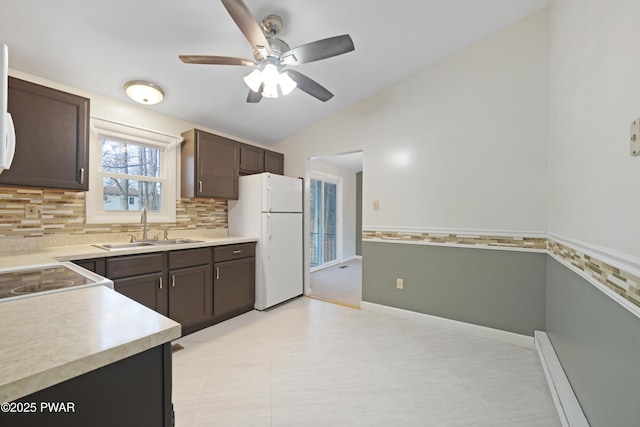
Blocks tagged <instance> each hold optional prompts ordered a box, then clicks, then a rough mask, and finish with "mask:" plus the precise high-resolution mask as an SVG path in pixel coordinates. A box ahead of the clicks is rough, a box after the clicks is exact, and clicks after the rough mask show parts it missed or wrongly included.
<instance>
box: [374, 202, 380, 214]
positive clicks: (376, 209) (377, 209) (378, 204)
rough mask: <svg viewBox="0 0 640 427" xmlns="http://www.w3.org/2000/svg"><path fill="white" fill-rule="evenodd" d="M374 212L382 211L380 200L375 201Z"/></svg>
mask: <svg viewBox="0 0 640 427" xmlns="http://www.w3.org/2000/svg"><path fill="white" fill-rule="evenodd" d="M373 210H374V211H379V210H380V200H374V201H373Z"/></svg>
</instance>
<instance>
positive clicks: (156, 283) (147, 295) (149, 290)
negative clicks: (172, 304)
mask: <svg viewBox="0 0 640 427" xmlns="http://www.w3.org/2000/svg"><path fill="white" fill-rule="evenodd" d="M163 282H164V279H163V274H162V273H152V274H144V275H142V276H133V277H126V278H122V279H115V280H113V287H114V289H115V290H116V291H118V292H120V293H121V294H122V295H124V296H127V297H129V298H131V299H132V300H134V301H136V302H139V303H140V304H142V305H145V306H147V307H149V308H150V309H152V310H155V311H157V312H158V313H160V314H163V315H165V316H166V315H167V314H168V311H167V303H166V299H167V298H166V290H165V289H164V287H165V286H166V284H165V283H163ZM174 320H176V319H174ZM176 322H178V320H176Z"/></svg>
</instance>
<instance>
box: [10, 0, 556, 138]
mask: <svg viewBox="0 0 640 427" xmlns="http://www.w3.org/2000/svg"><path fill="white" fill-rule="evenodd" d="M245 3H246V4H247V6H248V7H249V9H250V10H251V11H252V12H253V14H254V15H255V17H256V19H257V21H260V20H261V19H262V18H263V17H264V16H266V15H269V14H277V15H279V16H281V17H282V18H283V20H284V30H283V31H282V33H281V34H279V37H280V38H282V39H283V40H285V41H286V42H287V43H288V44H289V45H290V46H291V47H295V46H299V45H302V44H305V43H308V42H311V41H315V40H318V39H323V38H327V37H331V36H335V35H340V34H350V35H351V37H352V39H353V42H354V44H355V51H354V52H350V53H347V54H344V55H341V56H337V57H333V58H329V59H325V60H322V61H317V62H313V63H308V64H302V65H300V66H298V67H296V69H297V70H298V71H300V72H302V73H304V74H306V75H307V76H308V77H310V78H312V79H314V80H316V81H317V82H319V83H320V84H322V85H323V86H325V87H326V88H327V89H329V90H330V91H331V92H333V93H334V94H335V96H334V97H333V98H332V99H331V100H329V101H328V102H326V103H323V102H321V101H318V100H317V99H315V98H312V97H311V96H309V95H307V94H305V93H304V92H302V91H300V90H297V89H296V90H294V91H293V92H292V93H291V94H289V95H287V96H284V97H280V98H278V99H263V100H262V101H261V102H260V103H258V104H249V103H247V102H246V97H247V93H248V88H247V86H246V85H245V83H244V82H243V79H242V78H243V77H244V76H245V75H247V74H248V73H249V72H250V71H251V70H252V69H251V68H249V67H241V66H219V65H193V64H184V63H182V62H181V61H180V60H179V59H178V55H180V54H201V55H223V56H233V57H243V58H252V53H251V48H250V46H249V44H248V42H247V41H246V39H245V38H244V36H243V35H242V33H241V32H240V30H239V29H238V28H237V27H236V26H235V24H234V22H233V21H232V19H231V17H230V16H229V14H228V13H227V11H226V10H225V8H224V7H223V5H222V4H221V2H220V1H219V0H181V1H156V0H135V1H131V0H93V1H90V2H87V1H82V0H55V1H46V0H0V42H2V43H5V44H7V45H9V49H10V60H9V64H10V65H9V66H10V68H12V69H15V70H19V71H23V72H26V73H29V74H33V75H36V76H39V77H43V78H46V79H49V80H53V81H56V82H60V83H63V84H67V85H70V86H73V87H77V88H80V89H83V90H87V91H91V92H94V93H98V94H101V95H105V96H108V97H111V98H115V99H118V100H122V101H126V102H133V101H130V100H129V99H128V98H127V97H126V96H125V94H124V91H123V89H122V88H123V84H124V83H125V82H127V81H129V80H133V79H145V80H150V81H152V82H154V83H157V84H159V85H160V86H162V87H163V88H164V90H165V94H166V97H165V100H164V101H163V102H162V103H161V104H158V105H156V106H146V107H144V108H150V109H153V110H156V111H158V112H161V113H164V114H168V115H171V116H174V117H178V118H181V119H184V120H188V121H190V122H193V123H197V124H200V125H203V126H207V127H210V128H213V129H216V130H219V131H221V132H224V133H227V134H230V135H234V136H237V137H240V138H243V139H246V140H250V141H253V142H257V143H261V144H265V145H273V144H275V143H277V142H278V141H281V140H283V139H285V138H287V137H288V136H290V135H292V134H295V133H296V132H299V131H301V130H302V129H304V128H306V127H308V126H310V125H312V124H313V123H315V122H317V121H320V120H322V119H324V118H326V117H328V116H330V115H332V114H335V113H336V112H338V111H340V110H342V109H344V108H346V107H348V106H350V105H352V104H354V103H356V102H358V101H361V100H363V99H365V98H367V97H369V96H371V95H373V94H375V93H377V92H379V91H380V90H382V89H384V88H385V87H387V86H389V85H391V84H393V83H395V82H397V81H399V80H401V79H403V78H405V77H406V76H408V75H410V74H413V73H415V72H417V71H419V70H420V69H422V68H424V67H427V66H429V65H430V64H432V63H434V62H436V61H438V60H439V59H441V58H443V57H445V56H447V55H450V54H452V53H453V52H455V51H457V50H460V49H462V48H464V47H466V46H469V45H471V44H473V43H474V42H476V41H478V40H480V39H482V38H484V37H486V36H487V35H489V34H491V33H493V32H496V31H498V30H499V29H501V28H503V27H505V26H507V25H509V24H511V23H514V22H516V21H518V20H520V19H521V18H523V17H525V16H527V15H529V14H531V13H534V12H536V11H538V10H540V9H541V8H543V7H545V6H547V5H548V3H549V0H421V1H418V0H394V1H382V0H324V1H313V2H312V1H300V0H275V1H274V0H272V1H267V0H245ZM416 90H420V88H416Z"/></svg>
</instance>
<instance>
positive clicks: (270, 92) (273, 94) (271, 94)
mask: <svg viewBox="0 0 640 427" xmlns="http://www.w3.org/2000/svg"><path fill="white" fill-rule="evenodd" d="M262 96H264V97H265V98H277V97H278V84H277V83H276V84H267V82H265V83H264V88H263V89H262Z"/></svg>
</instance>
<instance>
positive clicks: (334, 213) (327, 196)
mask: <svg viewBox="0 0 640 427" xmlns="http://www.w3.org/2000/svg"><path fill="white" fill-rule="evenodd" d="M341 187H342V178H340V177H333V176H330V175H324V174H320V173H318V172H315V173H313V175H312V176H311V186H310V207H311V210H310V214H309V216H310V220H311V228H310V233H311V234H310V236H309V238H310V242H311V245H310V254H311V260H310V261H311V271H315V270H317V269H319V268H322V267H326V266H327V265H331V264H335V263H336V262H338V260H339V259H341V258H342V256H341V255H340V254H339V253H338V252H339V248H340V247H341V246H342V244H341V241H342V236H340V233H339V229H338V224H339V223H340V216H341V215H342V212H341V209H342V208H341V203H340V199H341V196H340V192H341V191H342V190H341Z"/></svg>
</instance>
